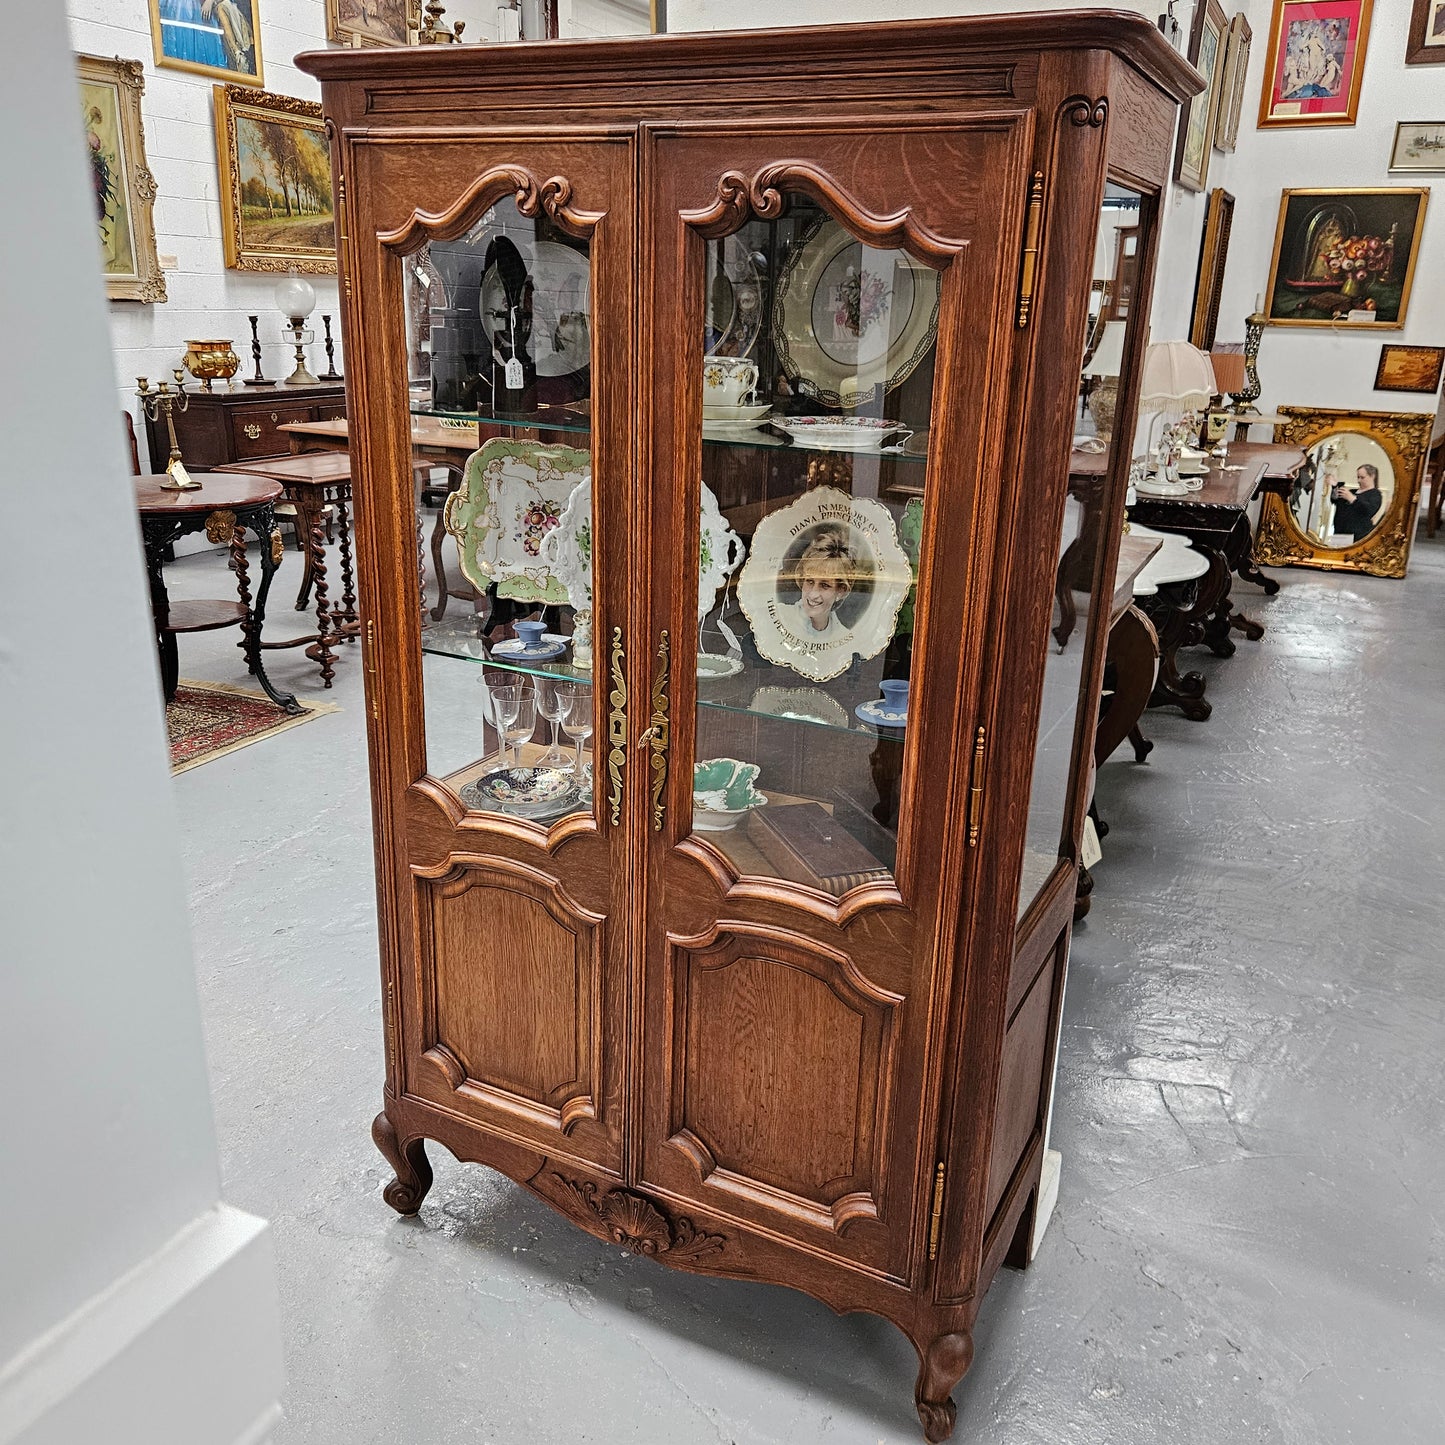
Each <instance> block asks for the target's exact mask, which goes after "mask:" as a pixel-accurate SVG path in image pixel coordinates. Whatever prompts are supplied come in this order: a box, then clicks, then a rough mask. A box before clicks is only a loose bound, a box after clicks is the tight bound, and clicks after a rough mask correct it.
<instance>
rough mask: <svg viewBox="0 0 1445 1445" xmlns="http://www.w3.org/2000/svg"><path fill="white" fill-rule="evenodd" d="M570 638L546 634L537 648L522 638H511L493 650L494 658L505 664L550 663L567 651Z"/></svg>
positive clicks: (556, 634) (552, 633)
mask: <svg viewBox="0 0 1445 1445" xmlns="http://www.w3.org/2000/svg"><path fill="white" fill-rule="evenodd" d="M568 640H569V639H568V638H566V637H564V636H563V635H562V634H561V633H560V632H544V633H543V634H542V640H541V642H539V643H538V644H537V645H536V646H535V647H528V646H527V644H526V643H525V642H523V641H522V639H521V638H520V637H509V638H508V639H507V640H506V641H505V642H499V643H497V645H496V646H495V647H493V648H492V656H493V657H499V658H501V659H502V661H503V662H550V661H551V660H552V659H553V658H554V657H561V656H562V654H563V653H564V652H566V651H567V643H568Z"/></svg>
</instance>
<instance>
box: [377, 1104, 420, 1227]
mask: <svg viewBox="0 0 1445 1445" xmlns="http://www.w3.org/2000/svg"><path fill="white" fill-rule="evenodd" d="M371 1139H372V1142H373V1143H374V1144H375V1145H376V1147H377V1148H378V1149H380V1150H381V1153H382V1156H383V1157H384V1158H385V1160H386V1162H387V1163H388V1164H390V1165H391V1167H392V1168H393V1169H394V1170H395V1171H396V1178H395V1179H393V1180H392V1181H391V1183H390V1184H388V1185H387V1186H386V1188H385V1189H383V1190H382V1191H381V1197H382V1198H383V1199H384V1200H386V1202H387V1203H388V1204H389V1205H391V1207H392V1208H393V1209H394V1210H396V1212H397V1213H398V1214H400V1215H402V1216H404V1217H405V1216H407V1215H412V1214H415V1213H417V1212H418V1211H419V1210H420V1209H421V1202H422V1200H423V1199H425V1198H426V1196H427V1190H429V1189H430V1188H431V1181H432V1172H431V1165H430V1164H429V1163H428V1162H427V1157H426V1140H425V1139H421V1138H417V1139H408V1140H407V1141H406V1143H404V1144H403V1143H402V1142H401V1141H400V1140H399V1139H398V1138H397V1135H396V1129H395V1127H394V1126H393V1124H392V1122H391V1120H390V1119H388V1118H387V1117H386V1110H385V1109H383V1110H382V1111H381V1113H379V1114H378V1115H377V1116H376V1118H375V1119H374V1120H372V1124H371Z"/></svg>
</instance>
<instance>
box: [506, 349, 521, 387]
mask: <svg viewBox="0 0 1445 1445" xmlns="http://www.w3.org/2000/svg"><path fill="white" fill-rule="evenodd" d="M522 381H523V376H522V363H521V362H520V361H518V360H517V358H516V357H515V356H514V357H512V359H511V360H510V361H508V362H507V372H506V382H507V390H508V391H521V389H522Z"/></svg>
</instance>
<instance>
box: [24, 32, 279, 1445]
mask: <svg viewBox="0 0 1445 1445" xmlns="http://www.w3.org/2000/svg"><path fill="white" fill-rule="evenodd" d="M0 138H3V139H0V173H3V174H4V176H5V197H6V204H7V207H8V208H9V210H8V216H9V219H10V223H9V224H7V225H6V226H4V227H0V275H3V276H4V277H5V278H6V279H5V283H4V285H3V286H0V337H4V338H5V339H6V342H7V344H6V345H5V346H4V347H0V435H3V436H4V438H5V445H4V462H3V477H4V480H5V482H6V483H7V484H8V485H5V486H3V487H0V508H3V509H4V511H5V512H6V513H8V515H6V516H5V517H4V523H5V526H6V531H7V533H8V534H9V535H11V536H13V537H20V538H25V537H28V538H29V540H28V541H26V542H24V543H23V544H22V545H19V546H15V547H13V548H11V549H10V552H9V555H8V556H7V558H6V562H5V565H4V567H3V568H0V1096H3V1098H4V1099H5V1101H6V1104H5V1108H4V1110H3V1112H0V1160H3V1161H4V1164H3V1185H0V1441H5V1442H9V1441H12V1440H24V1441H25V1442H26V1445H30V1442H35V1445H40V1442H42V1441H45V1442H49V1441H52V1440H53V1441H56V1442H65V1441H69V1442H75V1441H79V1440H82V1439H105V1440H108V1441H111V1442H116V1445H119V1442H126V1445H131V1442H134V1445H140V1442H145V1445H171V1442H175V1445H202V1442H208V1441H212V1440H215V1441H221V1440H228V1441H229V1440H234V1439H236V1438H238V1437H239V1436H240V1435H241V1434H242V1432H243V1430H245V1429H254V1428H255V1426H256V1425H257V1423H258V1422H259V1421H261V1420H262V1419H263V1417H264V1416H265V1414H266V1412H267V1411H268V1410H269V1409H270V1408H271V1407H272V1406H273V1405H274V1402H275V1398H276V1395H277V1392H278V1390H279V1387H280V1360H279V1346H278V1338H279V1331H278V1323H277V1318H276V1298H275V1282H274V1268H273V1266H272V1263H271V1258H270V1240H269V1236H268V1234H267V1232H266V1229H265V1226H264V1225H263V1224H262V1222H261V1221H259V1220H255V1219H252V1218H251V1217H250V1216H247V1215H241V1214H240V1213H239V1212H238V1211H234V1210H227V1209H226V1208H225V1206H223V1205H221V1204H220V1202H219V1181H218V1170H217V1161H216V1145H215V1137H214V1131H213V1126H212V1119H211V1106H210V1094H209V1088H208V1082H207V1077H206V1062H205V1057H204V1053H203V1048H202V1042H201V1026H200V1016H199V1009H198V1006H197V1000H196V990H195V978H194V969H193V964H192V958H191V946H190V938H189V931H188V923H187V917H186V904H185V896H184V884H183V878H184V874H183V870H182V866H181V859H180V856H179V847H178V834H177V827H176V819H175V815H174V801H173V796H172V791H171V783H170V777H169V769H168V760H167V756H166V743H165V728H164V724H163V721H162V716H161V704H160V694H159V683H158V678H157V667H156V656H155V645H154V641H153V638H152V633H151V626H150V614H149V606H148V601H147V594H146V588H145V581H144V570H143V567H142V563H141V554H140V543H139V536H138V527H137V522H136V517H135V511H134V500H133V497H132V495H131V490H130V486H129V484H128V479H127V477H126V473H127V472H128V470H129V465H128V461H127V460H126V459H125V458H124V457H123V455H122V449H121V434H120V430H119V428H118V427H117V425H116V416H115V392H114V382H113V378H112V372H111V363H110V356H109V351H108V346H107V342H108V340H109V336H108V334H107V329H106V323H105V304H106V303H105V300H104V297H103V292H102V281H101V277H100V271H99V267H98V265H97V252H96V238H95V217H94V211H93V210H92V209H91V203H90V199H89V192H88V185H89V182H88V177H87V167H86V162H85V149H84V142H83V140H82V135H81V127H80V107H79V104H78V96H77V92H76V81H75V73H74V66H73V61H72V57H71V54H70V50H69V46H68V40H67V36H66V33H65V20H64V16H63V13H62V12H61V11H60V9H59V8H58V7H54V6H51V5H32V6H4V7H0ZM22 217H23V218H25V219H24V220H23V221H22V220H21V219H20V218H22ZM40 492H44V493H47V494H48V495H49V496H50V498H51V505H53V506H54V507H58V508H59V509H60V512H61V513H63V514H64V516H65V518H66V519H67V521H66V526H67V528H68V529H69V530H68V533H67V538H66V542H65V543H64V544H63V546H62V545H61V544H59V542H58V540H57V539H58V536H59V534H54V535H52V534H51V533H50V532H49V531H47V532H46V533H45V536H44V537H38V536H37V535H36V532H35V526H36V515H35V507H36V498H37V495H38V494H39V493H40ZM58 547H59V550H57V548H58ZM62 575H64V577H65V578H66V579H67V580H65V581H63V582H62V581H59V580H58V579H59V578H60V577H61V576H62ZM77 619H83V622H80V621H77ZM178 1311H180V1313H178ZM182 1315H184V1317H185V1318H186V1319H187V1320H188V1321H189V1323H190V1328H189V1329H188V1330H187V1331H186V1332H185V1336H184V1338H183V1339H182V1340H180V1341H177V1339H176V1337H175V1335H174V1334H173V1333H171V1334H168V1333H167V1331H168V1329H171V1328H173V1326H174V1324H175V1322H176V1321H177V1320H178V1319H180V1318H181V1317H182ZM167 1348H168V1349H169V1352H170V1353H171V1355H172V1358H171V1359H170V1362H169V1364H168V1365H166V1369H167V1371H168V1372H169V1373H170V1374H171V1375H172V1376H173V1377H174V1381H173V1384H174V1386H175V1387H176V1388H175V1392H174V1394H173V1395H170V1396H168V1395H167V1393H166V1390H167V1388H168V1386H167V1384H166V1383H165V1382H164V1380H163V1378H162V1379H157V1378H156V1377H155V1371H156V1370H157V1369H158V1368H160V1366H161V1364H162V1363H164V1361H163V1355H164V1354H165V1353H166V1352H167ZM122 1359H124V1362H125V1363H124V1365H122V1364H121V1361H122ZM142 1381H144V1384H142ZM198 1392H199V1394H200V1395H204V1396H209V1397H211V1398H210V1399H209V1401H208V1402H207V1401H206V1400H198ZM197 1404H199V1410H200V1412H199V1414H198V1413H196V1411H194V1410H191V1408H190V1407H191V1406H194V1405H197ZM187 1411H189V1413H187V1414H186V1418H185V1419H184V1420H182V1419H181V1415H182V1413H185V1412H187ZM62 1420H63V1421H64V1424H63V1426H62V1425H61V1424H59V1423H57V1422H61V1421H62ZM82 1427H84V1428H83V1433H77V1432H80V1431H82ZM67 1432H68V1433H67ZM187 1432H189V1433H187Z"/></svg>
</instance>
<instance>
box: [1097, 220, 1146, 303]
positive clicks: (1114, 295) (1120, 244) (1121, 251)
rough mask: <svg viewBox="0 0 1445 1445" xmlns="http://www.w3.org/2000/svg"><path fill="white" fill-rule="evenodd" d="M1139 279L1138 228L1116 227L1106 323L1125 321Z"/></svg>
mask: <svg viewBox="0 0 1445 1445" xmlns="http://www.w3.org/2000/svg"><path fill="white" fill-rule="evenodd" d="M1138 279H1139V228H1138V226H1118V227H1116V228H1115V231H1114V285H1113V290H1112V291H1111V292H1110V294H1109V299H1108V301H1107V302H1106V303H1105V307H1104V314H1105V320H1107V321H1125V320H1127V319H1128V316H1129V307H1130V305H1131V303H1132V302H1133V300H1134V283H1135V282H1136V281H1137V280H1138Z"/></svg>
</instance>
